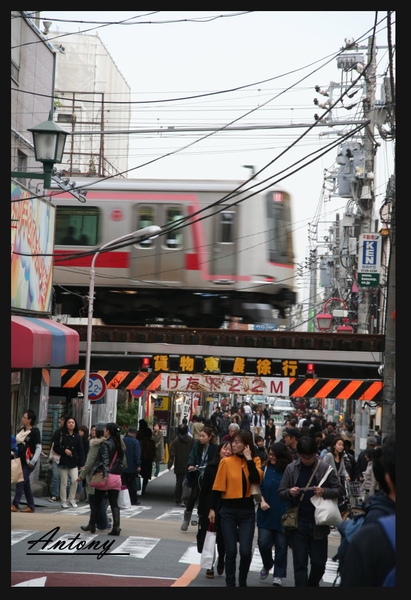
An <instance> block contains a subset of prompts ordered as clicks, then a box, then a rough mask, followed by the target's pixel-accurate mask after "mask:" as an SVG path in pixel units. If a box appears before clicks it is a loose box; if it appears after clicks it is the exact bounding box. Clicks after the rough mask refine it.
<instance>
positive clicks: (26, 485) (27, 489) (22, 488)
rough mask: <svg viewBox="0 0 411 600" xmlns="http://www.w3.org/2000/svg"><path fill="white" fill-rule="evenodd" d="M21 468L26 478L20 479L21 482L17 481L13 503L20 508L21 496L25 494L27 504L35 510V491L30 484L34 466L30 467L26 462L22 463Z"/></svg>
mask: <svg viewBox="0 0 411 600" xmlns="http://www.w3.org/2000/svg"><path fill="white" fill-rule="evenodd" d="M21 468H22V471H23V477H24V480H23V481H20V483H16V493H15V495H14V500H13V505H14V506H15V507H16V508H18V507H19V504H20V500H21V497H22V495H23V492H24V495H25V497H26V502H27V506H28V507H29V508H31V509H32V510H34V497H33V492H32V491H31V485H30V475H31V473H32V472H33V468H31V467H28V466H27V465H26V464H25V463H24V464H23V463H22V464H21Z"/></svg>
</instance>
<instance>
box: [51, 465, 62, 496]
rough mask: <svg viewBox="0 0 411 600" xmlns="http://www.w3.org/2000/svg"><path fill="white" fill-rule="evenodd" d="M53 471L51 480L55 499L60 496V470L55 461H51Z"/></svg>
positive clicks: (52, 493)
mask: <svg viewBox="0 0 411 600" xmlns="http://www.w3.org/2000/svg"><path fill="white" fill-rule="evenodd" d="M51 469H52V472H53V478H52V480H51V495H52V496H54V497H55V498H58V497H59V496H60V469H59V468H58V465H57V463H56V462H54V460H52V461H51Z"/></svg>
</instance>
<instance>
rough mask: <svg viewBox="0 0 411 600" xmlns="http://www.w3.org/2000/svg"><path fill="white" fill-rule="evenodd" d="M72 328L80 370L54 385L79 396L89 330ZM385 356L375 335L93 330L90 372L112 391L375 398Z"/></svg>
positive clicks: (379, 396)
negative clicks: (75, 334)
mask: <svg viewBox="0 0 411 600" xmlns="http://www.w3.org/2000/svg"><path fill="white" fill-rule="evenodd" d="M70 327H72V328H73V329H75V330H76V331H78V333H79V335H80V365H75V366H73V367H72V368H71V367H70V366H69V367H68V368H65V369H62V370H61V371H60V373H59V376H60V384H59V385H60V386H61V387H62V388H65V389H72V390H73V393H77V391H78V389H79V386H80V383H81V380H82V379H83V378H84V374H85V370H84V369H85V353H86V344H87V326H86V325H70ZM383 353H384V336H383V335H380V334H371V335H370V334H357V333H336V332H333V333H323V332H315V333H312V332H292V331H278V330H275V331H267V330H243V329H205V328H204V329H199V328H195V329H190V328H182V327H156V326H154V327H153V326H150V327H132V326H131V327H130V326H108V325H94V326H93V329H92V340H91V364H90V369H91V372H93V373H96V372H97V373H99V374H100V375H101V376H102V377H104V378H105V380H106V383H107V387H108V388H109V389H110V388H111V389H115V388H125V389H128V390H159V389H162V390H166V389H168V390H172V389H175V390H176V389H185V390H186V391H194V390H197V391H206V390H208V391H232V392H238V393H254V394H257V393H263V394H264V393H265V394H266V395H286V396H291V397H294V398H297V397H314V398H339V399H359V400H369V401H371V400H372V401H379V400H382V389H383V382H382V379H381V376H380V374H379V367H380V365H382V364H383ZM57 379H58V378H57ZM181 386H186V387H185V388H183V387H181ZM187 386H191V387H187ZM247 390H248V391H247ZM279 390H280V391H279ZM285 390H286V392H285ZM267 391H268V392H269V393H267ZM270 392H271V394H270Z"/></svg>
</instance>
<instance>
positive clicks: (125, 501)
mask: <svg viewBox="0 0 411 600" xmlns="http://www.w3.org/2000/svg"><path fill="white" fill-rule="evenodd" d="M117 504H118V507H119V508H131V501H130V492H129V491H128V487H127V486H125V485H122V486H121V490H120V491H119V493H118V499H117Z"/></svg>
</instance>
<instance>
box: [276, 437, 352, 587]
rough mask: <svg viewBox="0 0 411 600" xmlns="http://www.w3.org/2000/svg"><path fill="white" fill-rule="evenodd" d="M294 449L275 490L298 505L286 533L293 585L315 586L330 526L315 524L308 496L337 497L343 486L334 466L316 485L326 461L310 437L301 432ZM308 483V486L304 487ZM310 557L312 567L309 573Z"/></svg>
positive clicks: (313, 509)
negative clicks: (293, 456) (293, 523)
mask: <svg viewBox="0 0 411 600" xmlns="http://www.w3.org/2000/svg"><path fill="white" fill-rule="evenodd" d="M297 452H298V458H297V459H296V460H293V462H292V463H290V464H289V465H287V467H286V469H285V471H284V475H283V478H282V480H281V483H280V486H279V488H278V493H279V496H280V499H281V500H284V501H291V504H292V505H293V506H294V505H296V504H298V506H299V512H298V528H297V529H295V530H293V531H290V532H289V533H287V535H289V536H290V538H289V539H290V545H291V548H292V553H293V564H294V581H295V587H307V586H308V587H318V586H319V584H320V581H321V578H322V576H323V574H324V572H325V565H326V562H327V558H328V535H329V533H330V528H329V527H328V526H327V525H316V524H315V517H314V511H315V508H314V505H313V504H312V502H311V501H310V498H311V497H312V496H313V495H314V494H315V495H319V496H323V498H325V499H327V498H329V499H332V498H339V497H340V496H341V495H342V488H341V484H340V480H339V478H338V476H337V474H336V472H335V471H334V469H331V472H330V473H329V475H328V477H327V479H326V480H325V482H324V483H323V485H322V486H321V487H319V486H318V483H320V482H321V479H322V478H323V477H324V475H325V474H326V473H327V470H328V465H327V464H326V463H325V462H324V461H322V460H321V459H320V458H319V457H318V455H317V444H316V443H315V441H314V439H313V438H312V437H308V436H303V437H302V438H301V439H300V440H299V441H298V443H297ZM316 467H317V470H316V471H315V473H314V469H315V468H316ZM313 473H314V476H313V478H312V480H311V482H310V478H311V476H312V474H313ZM308 483H309V484H310V485H309V489H306V490H305V489H304V488H306V487H307V484H308ZM309 559H310V563H311V567H310V573H309V574H308V560H309Z"/></svg>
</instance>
